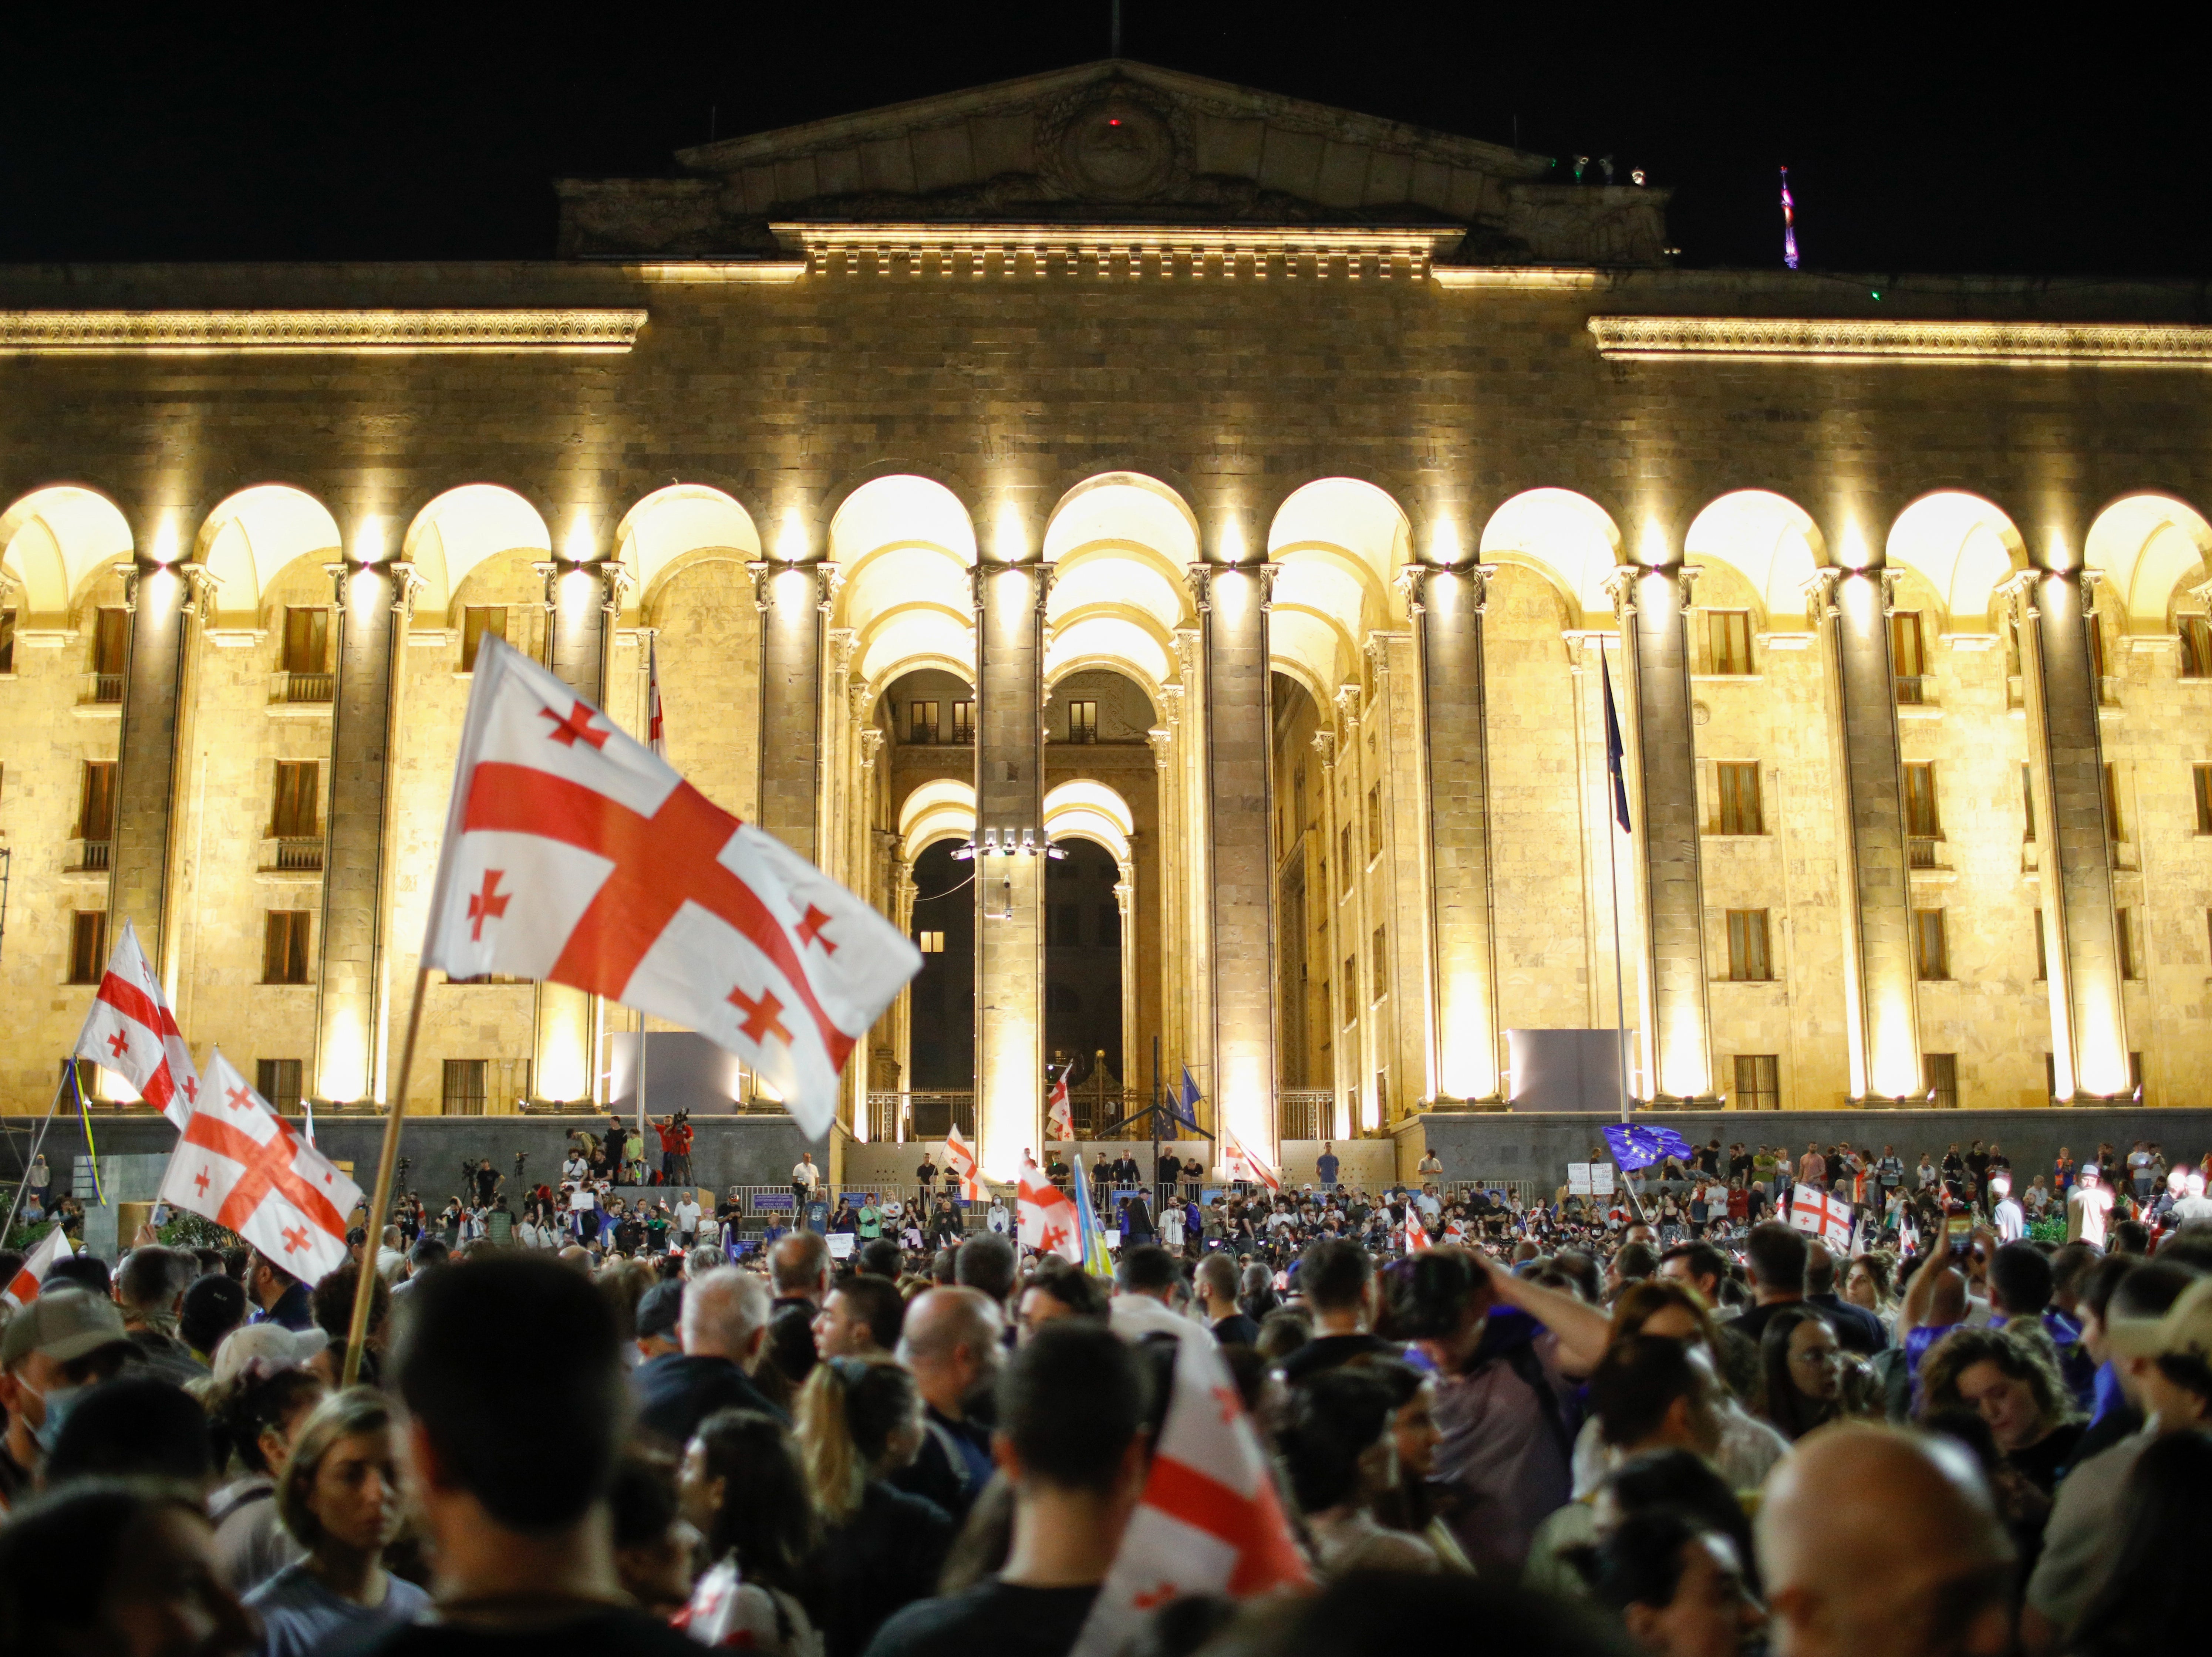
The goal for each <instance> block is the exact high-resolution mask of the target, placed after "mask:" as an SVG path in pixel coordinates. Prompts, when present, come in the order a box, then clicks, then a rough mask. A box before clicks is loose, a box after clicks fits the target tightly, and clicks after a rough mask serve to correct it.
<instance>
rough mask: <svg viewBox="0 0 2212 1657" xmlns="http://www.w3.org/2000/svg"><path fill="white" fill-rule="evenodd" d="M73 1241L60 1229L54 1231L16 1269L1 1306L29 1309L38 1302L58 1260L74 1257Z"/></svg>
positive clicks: (2, 1292)
mask: <svg viewBox="0 0 2212 1657" xmlns="http://www.w3.org/2000/svg"><path fill="white" fill-rule="evenodd" d="M69 1257H70V1240H69V1238H68V1237H67V1236H65V1235H64V1234H63V1232H62V1229H61V1227H59V1226H55V1227H53V1228H52V1229H50V1230H49V1231H48V1232H47V1233H46V1235H45V1236H43V1237H41V1238H40V1239H39V1246H38V1247H36V1248H33V1250H32V1251H31V1253H30V1256H29V1258H28V1259H26V1260H25V1261H24V1262H23V1263H22V1265H21V1266H17V1267H16V1268H15V1276H14V1277H12V1278H9V1279H8V1284H7V1287H6V1288H4V1289H0V1306H14V1307H18V1308H21V1307H25V1306H28V1305H29V1304H30V1303H31V1302H33V1301H34V1300H36V1299H38V1297H39V1290H40V1286H41V1285H42V1284H45V1282H46V1273H47V1272H49V1271H51V1270H52V1267H53V1264H54V1262H55V1261H56V1260H65V1259H69Z"/></svg>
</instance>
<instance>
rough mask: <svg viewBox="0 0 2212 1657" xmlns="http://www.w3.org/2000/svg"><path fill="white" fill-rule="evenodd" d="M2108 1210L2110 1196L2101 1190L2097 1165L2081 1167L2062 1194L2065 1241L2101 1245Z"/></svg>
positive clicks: (2090, 1164) (2110, 1207)
mask: <svg viewBox="0 0 2212 1657" xmlns="http://www.w3.org/2000/svg"><path fill="white" fill-rule="evenodd" d="M2111 1212H2112V1193H2111V1192H2109V1191H2107V1190H2106V1189H2105V1182H2104V1181H2103V1180H2102V1179H2101V1178H2100V1177H2099V1174H2098V1168H2097V1165H2096V1164H2095V1163H2094V1162H2089V1163H2087V1164H2085V1165H2084V1166H2083V1168H2082V1169H2081V1179H2080V1180H2079V1181H2076V1182H2075V1187H2074V1189H2073V1190H2071V1191H2069V1193H2066V1241H2068V1242H2085V1243H2091V1244H2093V1245H2095V1246H2096V1247H2099V1248H2102V1247H2104V1246H2105V1217H2106V1215H2107V1214H2109V1213H2111Z"/></svg>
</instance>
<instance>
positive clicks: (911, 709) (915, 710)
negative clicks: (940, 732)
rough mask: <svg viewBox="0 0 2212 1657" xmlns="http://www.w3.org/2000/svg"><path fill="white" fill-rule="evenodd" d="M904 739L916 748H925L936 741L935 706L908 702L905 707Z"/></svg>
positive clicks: (933, 703)
mask: <svg viewBox="0 0 2212 1657" xmlns="http://www.w3.org/2000/svg"><path fill="white" fill-rule="evenodd" d="M906 739H907V741H908V742H909V743H910V744H913V745H914V746H915V747H917V748H927V747H930V746H932V745H933V744H935V742H936V741H937V704H936V703H935V702H908V704H907V705H906Z"/></svg>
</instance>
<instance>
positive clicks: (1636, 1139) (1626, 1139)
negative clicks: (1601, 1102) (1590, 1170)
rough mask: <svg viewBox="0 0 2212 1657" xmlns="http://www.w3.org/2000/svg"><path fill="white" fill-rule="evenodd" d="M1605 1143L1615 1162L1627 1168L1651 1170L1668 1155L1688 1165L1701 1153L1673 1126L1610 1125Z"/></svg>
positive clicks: (1613, 1123)
mask: <svg viewBox="0 0 2212 1657" xmlns="http://www.w3.org/2000/svg"><path fill="white" fill-rule="evenodd" d="M1605 1143H1606V1146H1607V1149H1608V1150H1611V1151H1612V1152H1613V1161H1614V1162H1619V1163H1620V1166H1621V1167H1622V1168H1624V1169H1628V1170H1634V1169H1636V1168H1650V1166H1651V1165H1652V1164H1653V1163H1654V1162H1659V1161H1661V1160H1662V1159H1663V1158H1665V1157H1668V1156H1672V1157H1674V1159H1675V1160H1676V1161H1677V1162H1688V1161H1689V1160H1690V1158H1691V1157H1692V1156H1695V1155H1696V1154H1697V1153H1696V1152H1694V1151H1692V1150H1691V1149H1690V1142H1689V1141H1688V1140H1687V1139H1685V1138H1683V1137H1682V1136H1681V1135H1680V1134H1679V1133H1677V1132H1674V1129H1673V1128H1670V1127H1643V1126H1632V1125H1630V1124H1628V1123H1626V1122H1607V1124H1606V1125H1605Z"/></svg>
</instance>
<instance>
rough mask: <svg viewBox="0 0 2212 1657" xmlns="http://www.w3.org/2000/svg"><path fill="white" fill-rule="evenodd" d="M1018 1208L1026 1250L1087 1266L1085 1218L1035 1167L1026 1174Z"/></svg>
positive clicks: (1020, 1230) (1073, 1264) (1069, 1199)
mask: <svg viewBox="0 0 2212 1657" xmlns="http://www.w3.org/2000/svg"><path fill="white" fill-rule="evenodd" d="M1018 1220H1019V1223H1020V1224H1019V1230H1018V1233H1017V1235H1018V1237H1019V1239H1020V1241H1021V1245H1022V1247H1024V1248H1034V1249H1035V1250H1036V1252H1037V1253H1040V1254H1057V1255H1059V1256H1060V1259H1064V1260H1066V1262H1067V1263H1068V1264H1069V1265H1070V1266H1080V1265H1082V1264H1083V1237H1082V1225H1083V1218H1082V1216H1081V1215H1080V1214H1079V1213H1078V1212H1077V1211H1076V1207H1075V1202H1074V1199H1072V1198H1071V1197H1069V1196H1068V1194H1067V1193H1066V1192H1065V1191H1062V1190H1061V1189H1060V1187H1058V1186H1056V1185H1054V1183H1053V1182H1052V1181H1049V1180H1048V1179H1046V1178H1045V1176H1044V1174H1043V1171H1042V1169H1040V1168H1037V1166H1036V1164H1035V1163H1031V1164H1030V1166H1029V1167H1027V1168H1024V1169H1023V1170H1022V1184H1021V1193H1020V1199H1019V1202H1018Z"/></svg>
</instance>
